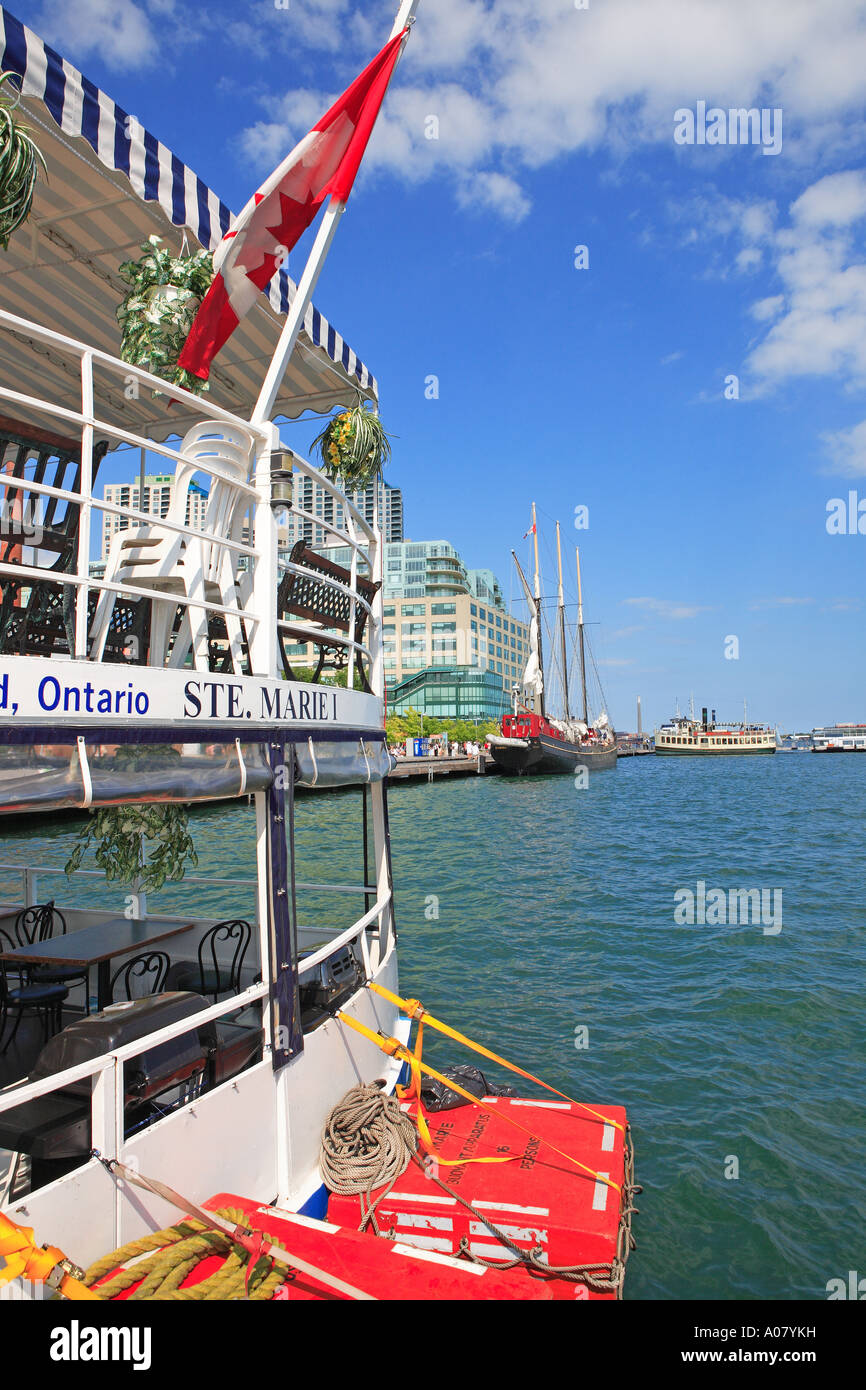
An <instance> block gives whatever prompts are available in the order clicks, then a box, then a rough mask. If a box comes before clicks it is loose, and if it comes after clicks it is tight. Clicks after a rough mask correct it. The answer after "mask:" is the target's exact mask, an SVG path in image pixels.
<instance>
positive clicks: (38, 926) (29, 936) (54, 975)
mask: <svg viewBox="0 0 866 1390" xmlns="http://www.w3.org/2000/svg"><path fill="white" fill-rule="evenodd" d="M55 927H59V928H60V932H59V935H60V936H65V935H66V918H65V917H64V916H63V913H62V912H60V911H59V910H58V909H57V908H56V907H55V906H54V899H53V898H52V899H51V901H50V902H47V903H33V904H32V905H31V906H30V907H25V909H24V911H23V912H19V913H18V916H17V917H16V918H15V936H16V937H17V940H18V945H19V946H32V945H33V943H34V942H35V941H51V940H52V939H53V937H54V929H55ZM29 973H30V978H31V980H32V983H33V984H40V985H78V984H83V985H84V1012H85V1013H86V1014H89V1013H90V988H89V982H90V977H89V975H88V972H87V970H82V968H81V966H80V965H72V966H70V965H35V966H31V968H30V972H29Z"/></svg>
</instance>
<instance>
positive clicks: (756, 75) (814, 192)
mask: <svg viewBox="0 0 866 1390" xmlns="http://www.w3.org/2000/svg"><path fill="white" fill-rule="evenodd" d="M10 8H11V9H12V11H13V13H16V14H17V15H18V17H19V18H20V19H22V20H23V21H24V22H25V23H27V24H29V25H30V26H31V27H32V28H34V29H35V30H36V32H37V33H39V34H40V35H41V36H42V37H43V38H45V39H46V40H48V41H49V42H51V43H52V44H53V45H54V46H55V47H56V48H58V49H59V51H60V52H61V53H62V54H63V55H64V56H66V57H68V58H69V59H70V60H71V61H72V62H73V63H75V64H76V66H79V67H80V68H82V69H83V71H84V72H85V73H86V74H87V75H88V76H89V77H91V78H92V79H93V80H94V81H95V82H96V83H97V84H98V85H99V86H101V87H103V88H104V89H105V90H106V91H108V92H109V93H110V94H111V95H112V96H113V97H114V98H115V99H116V100H117V101H119V102H120V103H121V104H122V105H124V106H125V107H126V108H127V109H129V110H131V111H134V112H135V113H136V115H137V116H138V117H139V118H140V119H141V121H142V122H143V123H144V125H145V126H147V127H148V129H150V130H151V131H152V132H153V133H154V134H155V135H157V136H158V137H159V138H160V139H162V140H163V141H164V142H165V143H166V144H168V145H169V146H170V147H171V148H172V149H174V150H175V151H176V152H177V154H179V155H180V156H181V157H182V158H183V159H184V160H185V161H186V162H187V163H188V164H190V165H191V166H192V167H193V168H194V169H196V171H197V172H198V173H199V174H200V175H201V177H202V178H204V179H205V181H206V182H207V183H209V184H210V185H211V186H212V187H213V188H214V189H215V190H216V191H217V192H218V193H219V194H220V196H221V197H222V198H223V199H225V201H226V202H228V203H229V204H230V205H231V206H234V207H236V208H239V207H240V206H242V205H243V203H244V202H245V201H246V199H247V198H248V196H249V194H250V193H251V191H252V190H253V189H254V188H255V187H256V186H257V185H258V183H260V182H261V180H262V178H263V177H264V176H265V175H266V174H267V173H269V172H270V170H271V168H273V167H274V166H275V164H276V163H277V162H278V161H279V159H280V158H281V157H282V156H283V155H284V154H285V153H286V152H287V150H288V149H289V148H290V147H291V145H292V144H293V143H294V142H295V140H296V139H298V138H299V137H300V136H301V135H302V134H304V133H305V131H306V130H307V129H308V128H309V127H310V125H311V124H312V123H313V122H314V121H315V119H316V118H317V116H318V115H319V114H320V113H321V112H322V111H323V110H324V109H325V106H326V105H327V104H328V102H329V101H330V100H331V99H332V98H333V96H334V95H335V94H336V93H337V92H338V91H339V90H341V89H342V87H344V86H345V85H346V84H347V83H348V81H349V80H351V78H352V76H354V74H355V73H356V72H357V71H359V70H360V68H361V67H363V66H364V65H365V63H366V62H367V61H368V60H369V58H370V57H371V56H372V55H373V53H374V52H375V51H376V50H377V49H378V48H379V47H381V44H382V43H383V42H384V40H385V38H386V37H387V34H388V31H389V28H390V24H391V21H392V19H393V14H394V11H395V9H396V0H386V3H381V0H368V2H367V3H365V4H364V5H360V4H357V3H354V2H353V0H289V4H288V6H287V7H286V8H282V7H278V5H277V4H275V3H273V0H261V2H260V3H259V2H258V0H257V3H244V2H243V0H237V2H236V3H233V4H226V3H223V0H219V3H211V4H209V5H207V6H199V5H192V4H190V3H182V2H181V0H77V2H76V4H74V5H67V4H59V3H56V0H42V2H41V3H28V2H27V0H14V3H12V4H11V5H10ZM864 96H866V3H863V2H862V0H822V4H821V5H815V4H814V3H811V0H744V2H742V3H741V0H655V3H653V4H652V5H649V4H647V3H645V0H589V3H588V6H587V7H586V8H584V9H577V8H576V6H575V4H574V0H536V3H534V4H533V5H532V6H527V5H526V4H525V3H524V0H421V3H420V5H419V9H418V18H417V24H416V26H415V31H414V33H413V34H412V36H411V39H410V42H409V45H408V47H407V50H406V55H405V57H404V59H403V61H402V62H401V64H400V66H399V68H398V70H397V73H396V75H395V79H394V83H393V85H392V89H391V91H390V93H389V96H388V99H387V102H386V108H385V111H384V112H383V116H382V119H381V121H380V126H379V128H378V129H377V131H376V133H375V135H374V138H373V141H372V143H371V146H370V149H369V151H368V156H367V161H366V163H365V167H364V168H363V169H362V173H361V176H360V178H359V181H358V184H357V186H356V189H355V192H354V194H353V196H352V200H351V202H350V205H349V211H348V213H347V215H346V216H345V218H344V219H343V222H342V224H341V227H340V230H339V233H338V236H337V239H336V242H335V245H334V249H333V250H332V253H331V255H330V258H329V260H328V263H327V265H326V268H325V271H324V273H323V276H322V279H321V281H320V284H319V289H318V292H317V295H316V302H317V304H318V305H319V307H320V308H321V310H322V311H323V312H324V313H325V314H326V316H327V317H328V318H329V319H330V320H331V321H332V322H333V323H335V324H336V326H337V327H338V328H339V330H340V332H342V333H343V334H344V336H345V337H346V338H347V339H348V341H349V342H350V343H351V344H352V346H353V347H354V348H355V350H356V351H357V352H358V353H359V355H360V356H361V357H362V358H363V360H364V361H365V362H367V363H368V364H369V366H370V367H371V368H372V369H373V371H374V372H375V374H376V376H377V377H378V379H379V383H380V388H381V412H382V416H383V419H384V421H385V424H386V426H387V427H388V429H389V430H390V431H391V432H392V433H393V434H394V435H395V436H397V438H396V439H395V440H394V446H395V447H394V458H393V460H392V463H391V465H390V466H389V473H388V475H387V476H388V478H389V481H391V482H392V483H394V484H397V485H399V486H400V487H401V488H402V489H403V492H404V504H405V515H406V529H407V535H408V536H409V537H412V538H417V539H426V538H429V537H440V536H444V537H446V538H448V539H449V540H451V541H452V542H453V543H454V544H455V545H456V546H457V547H458V549H459V550H460V551H461V553H462V554H463V556H464V558H465V560H466V562H467V563H468V564H469V565H471V566H477V567H481V566H485V567H490V568H492V569H494V570H495V571H496V573H497V574H498V575H499V576H500V580H501V582H502V584H503V587H504V590H505V593H506V595H512V596H513V597H514V598H515V599H516V597H517V592H518V590H517V583H516V580H513V579H512V575H511V572H510V560H509V553H510V549H511V547H512V546H515V548H516V549H517V550H518V553H519V554H520V555H521V558H522V560H524V561H525V560H527V559H528V542H524V541H522V539H521V537H522V536H523V533H524V532H525V531H526V530H527V528H528V526H529V508H530V504H531V502H533V501H535V502H536V503H537V505H538V509H539V523H540V530H541V531H542V533H543V534H542V553H543V555H544V556H545V565H546V568H547V569H548V571H549V574H548V582H547V584H546V590H547V591H548V592H551V593H552V592H553V587H554V584H553V567H552V556H553V541H554V535H553V521H554V520H555V519H556V518H559V519H560V520H561V521H562V523H563V534H564V541H565V547H566V556H567V560H568V564H569V566H570V570H571V574H572V579H571V580H570V582H569V584H568V586H567V587H569V589H570V590H571V592H572V594H573V592H574V588H575V585H574V580H573V564H574V551H573V547H574V544H575V543H576V542H579V543H580V546H581V556H582V565H583V572H584V589H585V592H584V598H585V606H586V616H587V619H588V621H590V622H592V624H593V627H592V629H591V632H592V640H593V643H594V647H595V652H596V657H597V659H598V660H599V663H600V669H601V674H602V679H603V681H604V683H605V687H606V690H607V693H608V698H609V707H610V711H611V714H612V717H613V720H614V723H615V724H616V725H617V726H618V727H621V728H626V727H633V726H634V718H635V716H634V706H635V697H636V696H637V695H638V694H640V695H641V696H642V697H643V708H644V723H645V726H646V725H650V726H651V725H652V724H654V723H657V722H660V721H661V719H662V718H664V717H665V716H667V715H668V714H670V713H671V712H672V711H673V708H674V702H675V700H676V699H677V698H679V700H680V702H681V705H682V706H683V707H685V706H686V705H687V702H688V699H689V695H690V694H691V693H692V692H694V696H695V702H696V704H697V706H698V708H700V706H701V705H702V704H706V705H711V706H715V708H716V709H717V710H719V711H720V712H724V711H727V712H728V713H729V714H736V713H738V712H740V711H741V710H742V705H743V700H744V699H746V700H747V701H748V707H749V713H750V715H751V716H752V717H754V718H763V719H766V720H768V721H770V722H772V723H775V724H778V725H779V727H780V728H795V727H796V728H801V727H803V728H809V727H811V726H812V725H813V724H820V723H825V722H829V721H832V720H834V719H851V720H862V721H866V689H864V687H866V679H864V678H866V657H864V642H863V621H864V601H863V575H864V568H866V398H864V385H866V246H864V227H866V172H864V167H863V166H864V161H863V154H864V124H863V115H864V111H863V106H864ZM699 102H705V103H706V106H707V108H710V109H712V108H719V109H720V110H721V111H722V112H724V113H725V121H724V122H722V121H721V120H720V118H711V124H714V130H715V134H716V135H718V134H719V133H725V134H729V135H733V134H735V132H734V131H733V130H732V125H731V122H730V120H729V118H728V116H727V113H728V111H730V110H731V109H732V108H756V109H759V110H765V111H766V112H767V115H766V117H765V120H766V121H767V122H775V126H773V125H771V124H768V125H767V126H766V131H767V135H768V137H769V133H770V131H771V130H773V129H774V130H775V136H774V139H775V140H776V143H778V135H779V134H780V133H781V149H780V150H779V152H778V153H772V154H765V153H764V152H763V147H762V145H761V144H741V143H738V142H736V141H732V142H729V143H704V144H678V143H677V142H676V140H675V138H674V132H675V124H676V122H675V113H676V112H677V111H678V110H684V109H688V110H691V111H695V112H697V104H698V103H699ZM778 112H781V116H779V115H778V114H774V113H778ZM430 116H435V117H436V119H437V121H438V138H437V139H430V138H427V137H428V134H429V133H430V131H431V130H432V129H433V128H434V127H433V126H432V125H431V123H430V122H429V119H428V118H429V117H430ZM680 123H681V124H682V121H681V122H680ZM767 144H768V145H769V144H770V141H769V138H768V139H767ZM578 246H585V247H586V248H587V249H588V261H589V264H588V267H587V268H585V269H577V268H576V267H575V248H576V247H578ZM302 260H303V252H302V250H301V251H299V252H297V253H295V254H294V255H293V257H292V259H291V261H290V270H291V271H292V273H293V274H295V275H297V274H298V273H299V270H300V267H301V265H302ZM431 375H435V376H436V377H438V379H439V395H438V399H427V398H426V397H425V382H426V380H427V379H428V378H429V377H430V376H431ZM731 376H736V378H737V389H738V396H737V398H731V399H726V396H725V390H726V379H728V378H730V377H731ZM728 394H729V395H731V394H732V388H731V387H730V385H728ZM316 432H317V431H316V430H315V428H313V427H312V426H311V425H309V424H303V423H301V424H296V425H291V426H287V429H286V437H287V438H288V439H289V440H290V442H292V443H294V444H295V445H296V446H299V447H301V448H306V447H307V446H308V445H309V442H310V440H311V439H312V437H313V435H314V434H315V433H316ZM852 491H853V492H854V493H856V500H857V501H860V500H862V501H863V502H864V509H863V512H864V514H863V521H862V524H863V530H864V534H843V535H830V534H828V531H827V527H826V521H827V506H828V502H829V501H830V499H832V498H844V499H846V501H847V498H848V494H849V492H852ZM578 506H586V507H588V509H589V526H588V529H586V530H581V531H577V530H575V528H574V516H575V508H576V507H578ZM731 637H736V638H737V641H738V648H739V656H738V658H737V659H729V658H726V655H725V651H726V647H727V650H728V651H730V650H731V649H732V644H731V642H730V641H727V642H726V639H729V638H731Z"/></svg>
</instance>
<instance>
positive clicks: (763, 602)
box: [749, 598, 815, 613]
mask: <svg viewBox="0 0 866 1390" xmlns="http://www.w3.org/2000/svg"><path fill="white" fill-rule="evenodd" d="M814 602H815V600H814V599H813V598H756V599H755V600H754V601H753V602H752V603H750V604H749V608H750V609H751V610H752V612H753V613H760V612H763V611H764V609H766V608H800V607H802V606H803V605H804V604H808V603H814Z"/></svg>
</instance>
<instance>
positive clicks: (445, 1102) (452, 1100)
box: [421, 1064, 515, 1111]
mask: <svg viewBox="0 0 866 1390" xmlns="http://www.w3.org/2000/svg"><path fill="white" fill-rule="evenodd" d="M442 1075H443V1076H447V1077H450V1078H451V1079H452V1080H454V1081H456V1082H457V1084H458V1086H462V1087H463V1090H464V1091H469V1092H471V1094H472V1095H473V1096H478V1097H479V1098H483V1097H484V1096H513V1095H514V1094H515V1092H514V1091H513V1090H512V1088H511V1087H510V1086H494V1085H493V1084H492V1082H490V1081H488V1080H487V1077H486V1076H485V1075H484V1073H483V1071H479V1070H478V1068H477V1067H471V1066H467V1065H465V1064H459V1065H458V1066H455V1067H443V1068H442ZM421 1099H422V1101H423V1103H424V1109H425V1110H431V1111H435V1110H456V1109H457V1108H458V1106H460V1105H468V1104H469V1101H468V1100H464V1099H463V1097H462V1096H458V1094H457V1092H456V1091H452V1090H451V1089H450V1088H449V1087H448V1086H446V1085H444V1083H443V1082H441V1081H434V1079H433V1077H432V1076H425V1077H424V1079H423V1081H422V1082H421Z"/></svg>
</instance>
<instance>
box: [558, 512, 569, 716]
mask: <svg viewBox="0 0 866 1390" xmlns="http://www.w3.org/2000/svg"><path fill="white" fill-rule="evenodd" d="M556 566H557V570H558V571H559V643H560V651H561V653H562V698H563V703H564V705H565V718H566V719H570V718H571V710H570V708H569V704H568V653H567V652H566V649H565V599H564V598H563V594H562V550H561V547H560V544H559V522H557V523H556Z"/></svg>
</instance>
